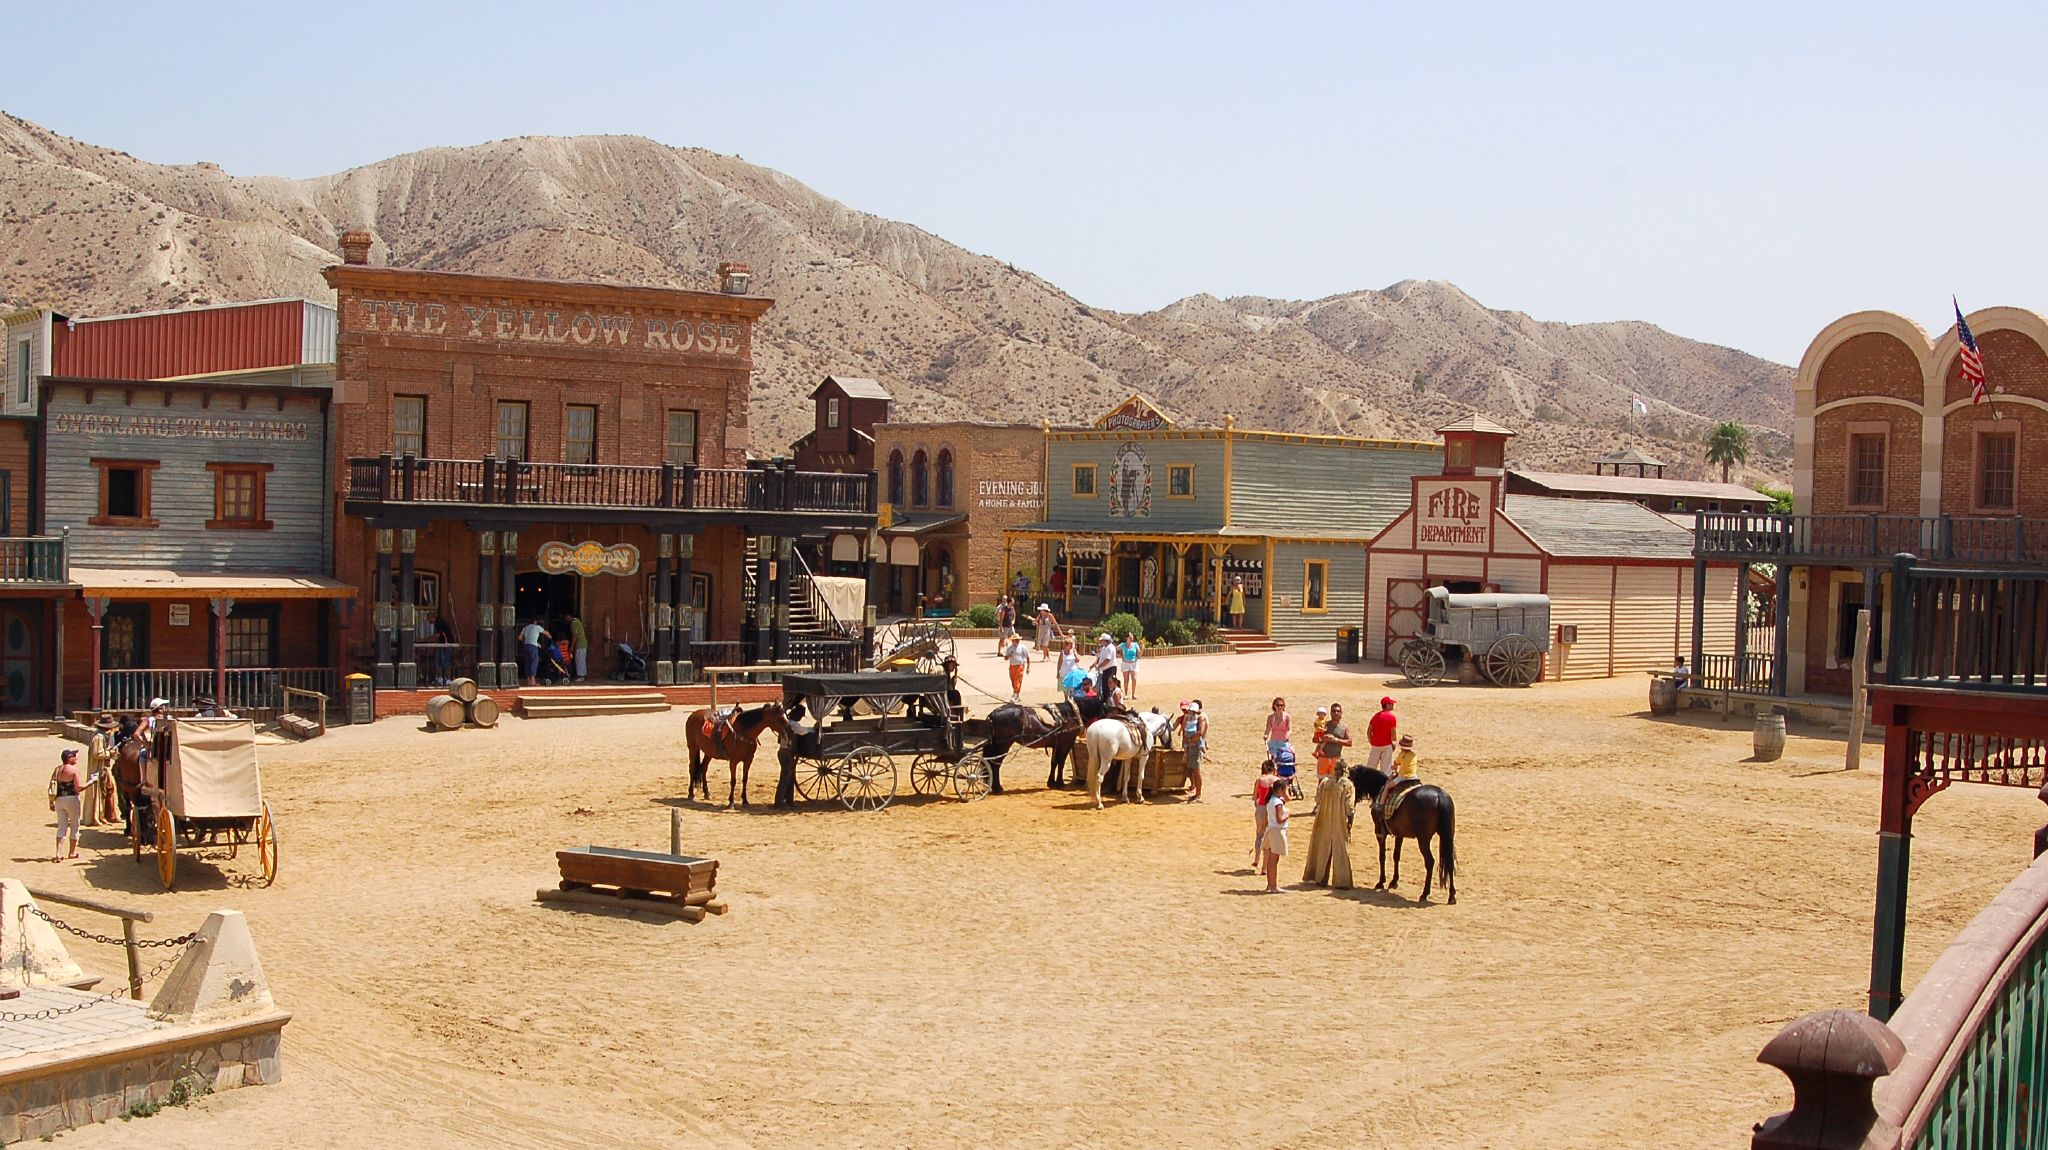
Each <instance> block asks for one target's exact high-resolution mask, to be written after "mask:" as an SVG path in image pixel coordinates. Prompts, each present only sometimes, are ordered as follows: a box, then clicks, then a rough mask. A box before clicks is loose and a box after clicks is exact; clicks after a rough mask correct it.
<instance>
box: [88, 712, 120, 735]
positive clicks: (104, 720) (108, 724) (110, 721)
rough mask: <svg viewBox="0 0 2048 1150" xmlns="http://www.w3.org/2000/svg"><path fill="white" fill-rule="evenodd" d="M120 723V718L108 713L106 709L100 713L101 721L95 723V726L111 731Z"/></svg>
mask: <svg viewBox="0 0 2048 1150" xmlns="http://www.w3.org/2000/svg"><path fill="white" fill-rule="evenodd" d="M120 725H121V723H120V720H118V719H116V718H114V716H113V715H111V714H108V713H106V712H104V711H102V712H101V713H100V720H99V722H97V723H94V724H93V726H95V727H98V728H99V729H100V730H102V731H111V730H113V729H114V728H115V727H118V726H120Z"/></svg>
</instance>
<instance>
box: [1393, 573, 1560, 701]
mask: <svg viewBox="0 0 2048 1150" xmlns="http://www.w3.org/2000/svg"><path fill="white" fill-rule="evenodd" d="M1548 650H1550V596H1548V595H1499V594H1491V595H1457V594H1453V593H1451V592H1450V591H1447V590H1445V589H1444V588H1442V587H1431V588H1430V589H1429V592H1428V598H1427V600H1426V601H1425V602H1424V604H1423V619H1422V634H1421V635H1420V636H1418V637H1416V638H1413V639H1410V640H1408V642H1407V643H1406V644H1405V645H1403V646H1402V648H1401V651H1400V654H1399V656H1398V661H1399V663H1400V666H1401V673H1402V674H1403V675H1406V676H1407V677H1408V681H1409V682H1411V683H1414V684H1417V685H1418V686H1428V685H1429V684H1432V683H1437V682H1441V681H1442V680H1443V677H1444V671H1445V668H1446V667H1447V666H1448V665H1449V660H1450V659H1451V658H1463V659H1466V660H1468V661H1470V662H1471V663H1472V664H1473V666H1474V667H1476V668H1477V670H1478V671H1479V673H1480V674H1481V675H1484V676H1485V677H1486V679H1487V681H1488V682H1491V683H1497V684H1499V685H1501V686H1503V687H1526V686H1528V685H1529V684H1531V683H1533V682H1535V681H1536V678H1537V676H1538V675H1540V674H1542V672H1543V653H1544V652H1546V651H1548Z"/></svg>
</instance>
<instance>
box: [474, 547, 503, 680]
mask: <svg viewBox="0 0 2048 1150" xmlns="http://www.w3.org/2000/svg"><path fill="white" fill-rule="evenodd" d="M497 559H498V533H497V532H495V531H479V532H477V534H476V683H477V686H479V687H495V686H497V685H498V607H497V602H498V571H497Z"/></svg>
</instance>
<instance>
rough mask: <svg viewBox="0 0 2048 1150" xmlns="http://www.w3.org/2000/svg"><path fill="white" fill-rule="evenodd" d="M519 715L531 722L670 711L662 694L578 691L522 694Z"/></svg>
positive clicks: (653, 692)
mask: <svg viewBox="0 0 2048 1150" xmlns="http://www.w3.org/2000/svg"><path fill="white" fill-rule="evenodd" d="M518 699H519V713H520V714H521V715H524V716H525V717H527V718H529V719H568V718H588V717H590V716H593V715H644V714H654V713H657V712H661V711H666V710H668V709H669V703H668V700H667V699H666V698H664V697H663V696H662V694H661V692H659V691H602V690H599V691H576V692H571V693H563V694H550V695H535V694H524V693H522V694H520V695H519V696H518Z"/></svg>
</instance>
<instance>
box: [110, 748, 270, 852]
mask: <svg viewBox="0 0 2048 1150" xmlns="http://www.w3.org/2000/svg"><path fill="white" fill-rule="evenodd" d="M175 724H176V725H175V727H174V728H173V731H174V734H175V738H173V739H172V740H171V754H170V757H169V760H168V761H166V762H164V763H161V764H152V766H151V768H150V774H152V775H154V776H156V777H155V779H154V780H152V781H151V783H152V785H153V786H154V789H155V792H156V793H155V794H154V795H153V796H152V805H153V806H154V808H155V810H154V814H153V816H152V819H151V822H150V825H147V826H145V825H143V824H142V820H140V819H137V820H135V823H136V825H135V828H134V833H133V835H132V837H131V838H130V843H131V845H132V847H133V849H134V851H135V858H136V860H137V861H138V862H139V861H141V859H142V852H143V851H144V850H146V849H147V850H154V851H155V852H156V873H157V877H158V878H160V879H162V880H163V884H164V889H165V890H169V889H171V884H172V882H173V881H174V880H175V879H176V878H177V874H178V848H179V847H181V846H182V847H185V848H187V849H199V848H202V847H220V846H225V847H227V848H228V857H229V858H234V857H235V856H236V855H237V854H239V853H240V851H241V848H242V847H245V846H251V845H253V846H254V847H255V848H256V859H257V865H258V866H259V867H260V868H261V869H262V871H263V885H264V886H269V885H270V884H271V883H272V882H274V881H276V879H277V822H276V820H275V819H273V818H272V817H271V815H270V804H269V803H267V802H265V801H264V800H263V775H262V772H261V770H259V769H258V767H257V765H256V724H255V723H253V722H251V721H249V720H248V719H177V720H175Z"/></svg>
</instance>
